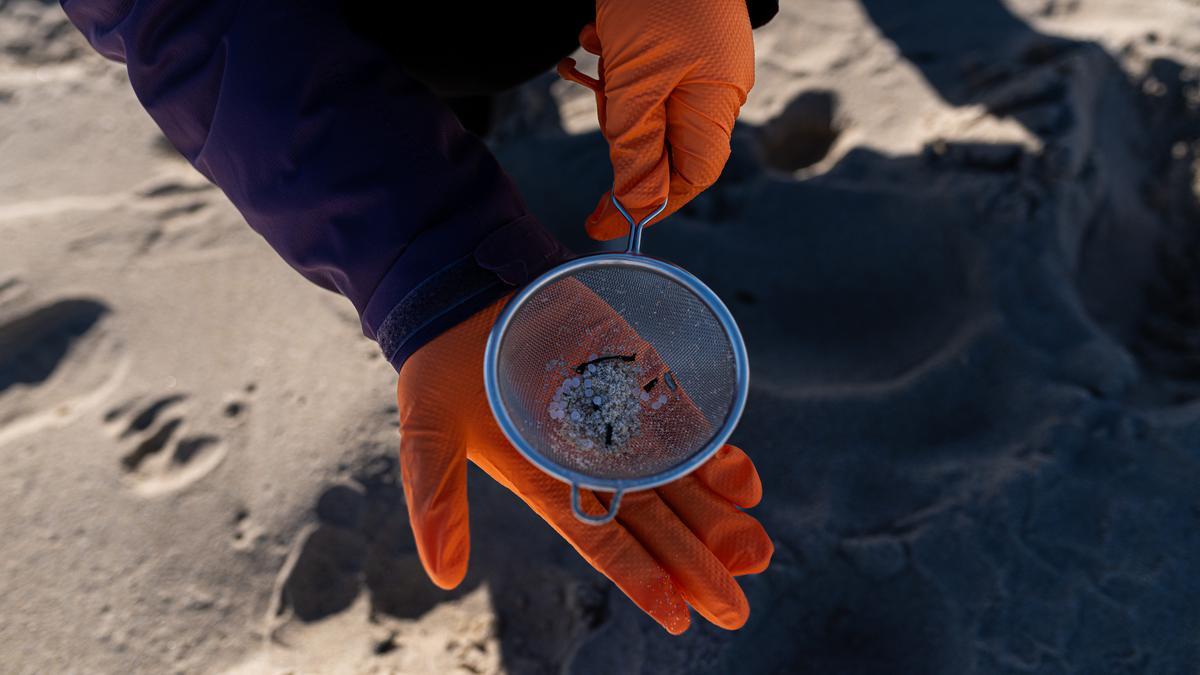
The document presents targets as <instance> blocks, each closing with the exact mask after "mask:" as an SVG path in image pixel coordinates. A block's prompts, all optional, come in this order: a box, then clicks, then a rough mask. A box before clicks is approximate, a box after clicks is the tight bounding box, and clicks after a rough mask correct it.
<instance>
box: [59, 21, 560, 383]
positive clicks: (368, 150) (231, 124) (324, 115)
mask: <svg viewBox="0 0 1200 675" xmlns="http://www.w3.org/2000/svg"><path fill="white" fill-rule="evenodd" d="M62 5H63V8H64V9H65V10H66V13H67V15H68V17H69V18H70V19H71V21H72V22H73V23H74V24H75V26H76V27H77V28H79V29H80V31H82V32H83V33H84V35H85V36H86V37H87V39H88V40H89V41H90V42H91V44H92V45H93V46H94V47H95V48H96V49H97V50H98V51H99V52H100V53H102V54H104V55H105V56H107V57H109V58H111V59H115V60H118V61H122V62H124V63H125V64H126V66H127V68H128V70H129V79H130V81H131V82H132V84H133V88H134V91H135V92H136V94H137V96H138V99H139V100H140V101H141V103H142V105H143V106H145V108H146V110H147V111H149V113H150V115H151V116H152V117H153V118H154V120H155V122H157V123H158V125H159V127H161V128H162V130H163V132H164V133H165V134H166V136H167V138H168V139H170V141H171V143H173V144H174V145H175V147H176V148H178V150H179V151H180V152H181V153H182V154H183V155H184V156H185V157H186V158H187V159H188V160H189V161H190V162H191V163H192V165H193V166H195V167H196V169H198V170H199V171H200V172H201V173H203V174H204V175H205V176H206V177H208V179H209V180H211V181H212V182H213V183H215V184H216V185H217V186H219V187H220V188H221V189H222V190H223V191H224V192H225V194H226V195H228V197H229V199H230V200H231V201H232V202H233V203H234V205H235V206H237V208H238V209H239V210H240V211H241V213H242V215H243V216H244V217H245V219H246V221H247V222H248V223H249V224H250V226H251V227H253V228H254V229H255V230H256V231H258V232H259V233H260V234H261V235H262V236H263V237H264V238H266V240H267V241H268V242H269V243H270V244H271V246H272V247H273V248H274V249H275V250H276V251H278V252H279V254H280V255H281V256H282V257H283V258H284V259H285V260H286V261H287V262H288V263H289V264H291V265H292V267H294V268H295V269H296V270H298V271H299V272H300V273H301V274H303V275H304V276H305V277H307V278H308V279H310V280H312V281H313V282H315V283H317V284H319V285H320V286H323V287H325V288H328V289H330V290H335V291H337V292H339V293H341V294H343V295H345V296H346V297H347V298H349V299H350V301H351V302H352V303H354V306H355V308H356V309H357V310H358V313H359V315H360V317H361V319H362V325H363V330H364V332H365V333H366V334H367V335H368V336H369V337H372V338H373V339H375V340H376V341H378V342H379V344H380V347H381V348H382V349H383V351H384V354H385V356H386V357H387V358H388V360H389V361H390V362H391V363H392V364H393V365H394V366H395V367H396V368H397V369H399V368H400V366H401V365H402V364H403V362H404V360H405V359H406V358H407V357H408V356H409V355H411V354H412V353H413V352H414V351H415V350H416V349H417V348H418V347H420V346H421V345H422V344H424V343H426V342H428V341H429V340H430V339H432V338H433V337H436V336H437V335H439V334H440V333H441V332H442V331H444V330H446V329H447V328H449V327H451V326H453V325H454V324H456V323H458V322H459V321H461V320H463V319H465V318H466V317H467V316H470V314H472V313H474V312H475V311H477V310H479V309H481V308H482V307H484V306H486V305H487V304H489V303H490V302H492V301H494V300H495V299H497V298H499V297H501V296H502V295H503V294H504V293H505V292H506V291H507V290H509V289H510V288H511V286H512V285H518V284H521V283H524V282H525V281H528V280H529V279H530V278H532V276H534V275H535V274H537V273H539V272H541V271H542V270H544V269H546V268H547V267H549V266H550V265H552V264H554V263H556V262H558V261H559V260H561V259H563V257H564V256H565V251H564V250H563V248H562V247H561V246H560V245H559V244H558V243H557V241H556V240H555V239H554V238H553V237H552V236H551V235H550V234H549V233H548V232H546V230H545V229H543V228H542V226H541V225H540V224H538V223H537V222H536V221H535V219H534V218H533V217H532V216H531V215H530V214H529V212H528V211H527V210H526V208H525V206H524V204H523V203H522V202H521V200H520V198H519V197H518V196H517V193H516V190H515V188H514V186H513V185H512V184H511V182H510V181H509V179H508V178H507V177H506V176H505V175H504V173H503V171H502V170H501V169H500V167H499V166H498V165H497V163H496V161H495V159H494V158H493V157H492V156H491V154H490V153H489V152H488V150H487V148H486V146H485V145H484V144H483V143H482V142H480V141H479V140H478V139H477V138H475V137H474V136H472V135H470V134H468V133H466V132H464V131H463V129H462V128H461V126H460V125H459V124H458V121H457V119H455V117H454V116H453V114H452V113H451V112H450V111H449V110H448V109H447V108H446V107H445V106H444V105H443V104H442V103H441V102H440V101H438V100H437V99H436V98H435V97H434V96H433V95H432V94H430V93H429V92H428V91H426V90H425V89H424V88H423V87H422V86H421V85H420V84H418V83H417V82H415V81H414V80H413V79H411V78H410V77H408V76H407V75H406V74H405V73H404V72H403V71H402V70H400V69H399V68H398V67H397V66H396V65H395V63H394V62H393V61H390V60H389V58H388V57H387V56H386V55H385V54H384V53H382V51H381V50H379V49H378V48H377V47H376V46H374V45H373V44H372V43H370V42H369V41H367V40H365V39H362V38H360V37H359V36H357V35H356V34H354V33H352V32H351V31H350V30H349V29H348V28H347V27H346V25H345V22H344V21H343V19H342V17H341V15H340V13H339V11H338V9H337V3H336V2H334V1H333V0H63V2H62Z"/></svg>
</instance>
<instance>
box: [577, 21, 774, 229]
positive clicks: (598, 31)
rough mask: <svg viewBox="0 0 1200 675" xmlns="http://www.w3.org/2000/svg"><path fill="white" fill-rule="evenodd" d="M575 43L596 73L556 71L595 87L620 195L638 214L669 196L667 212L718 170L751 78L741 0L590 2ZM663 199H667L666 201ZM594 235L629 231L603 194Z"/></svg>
mask: <svg viewBox="0 0 1200 675" xmlns="http://www.w3.org/2000/svg"><path fill="white" fill-rule="evenodd" d="M579 43H580V45H581V46H582V47H583V48H584V49H586V50H588V51H589V52H591V53H593V54H596V55H598V56H600V72H599V79H594V78H591V77H588V76H587V75H584V74H583V73H580V72H579V71H578V70H577V69H576V68H575V60H574V59H563V61H562V62H561V63H559V65H558V72H559V74H560V75H562V76H563V77H564V78H566V79H569V80H572V81H574V82H578V83H580V84H583V85H585V86H587V87H588V88H590V89H592V90H593V91H594V92H595V93H596V107H597V113H598V115H599V117H600V130H601V132H602V133H603V134H604V138H605V139H607V140H608V146H609V156H610V158H611V159H612V165H613V186H614V189H615V190H616V191H617V198H618V199H619V200H620V201H621V203H622V204H623V205H624V206H625V208H626V209H628V210H629V211H630V213H632V214H633V215H634V216H636V217H637V218H638V219H639V220H640V219H641V218H642V217H644V216H646V215H648V214H649V213H650V212H651V211H653V210H654V209H655V208H657V207H658V205H659V204H662V202H663V200H664V199H666V200H667V209H666V210H665V211H664V212H663V213H662V214H661V215H659V216H658V217H657V219H656V220H661V219H662V218H666V217H667V216H669V215H670V214H671V213H673V212H674V211H676V210H677V209H679V207H681V206H683V205H684V204H686V203H688V202H689V201H691V200H692V198H693V197H695V196H696V195H698V194H700V193H701V192H702V191H704V189H705V188H707V187H708V186H709V185H712V184H713V183H714V182H715V181H716V180H717V178H718V177H719V176H720V175H721V170H722V169H723V168H724V167H725V161H726V160H728V159H729V137H730V135H731V134H732V133H733V122H734V120H735V119H737V115H738V110H739V109H740V108H741V107H742V104H743V103H745V102H746V94H747V93H749V91H750V87H752V86H753V85H754V41H753V38H752V36H751V33H750V15H749V13H748V12H747V10H746V2H745V0H597V2H596V23H595V24H589V25H588V26H586V27H585V28H584V29H583V31H582V32H581V33H580V34H579ZM668 197H669V198H668ZM587 232H588V234H589V235H590V236H592V237H593V238H595V239H613V238H616V237H621V236H624V235H625V234H626V233H628V232H629V223H628V222H627V221H626V220H625V219H624V218H623V217H622V216H621V215H620V214H619V213H617V211H616V209H614V208H613V206H612V204H611V202H610V201H609V197H608V194H605V195H604V196H603V197H601V198H600V203H599V205H598V206H597V207H596V210H595V211H594V212H593V213H592V215H591V216H590V217H589V218H588V220H587Z"/></svg>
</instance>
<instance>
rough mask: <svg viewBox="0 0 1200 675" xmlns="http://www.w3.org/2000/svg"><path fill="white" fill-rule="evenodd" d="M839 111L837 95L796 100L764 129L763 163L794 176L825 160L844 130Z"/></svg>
mask: <svg viewBox="0 0 1200 675" xmlns="http://www.w3.org/2000/svg"><path fill="white" fill-rule="evenodd" d="M836 109H837V96H836V95H835V94H834V93H833V92H830V91H808V92H804V93H803V94H800V95H799V96H797V97H796V98H794V99H792V101H791V102H790V103H788V104H787V106H786V107H785V108H784V109H783V110H782V111H781V112H780V113H779V114H778V115H776V116H775V117H774V118H772V119H771V120H770V121H769V122H767V123H766V124H765V125H763V126H762V128H761V130H760V134H759V148H760V151H761V153H762V159H763V163H764V164H766V165H767V166H769V167H771V168H773V169H778V170H780V171H787V172H789V173H790V172H792V171H797V170H799V169H803V168H805V167H808V166H812V165H813V164H816V163H817V162H819V161H821V160H822V159H824V158H825V155H827V154H829V149H830V148H832V147H833V143H834V141H836V140H837V137H838V134H839V133H840V131H841V130H840V129H838V128H837V125H836V123H835V112H836Z"/></svg>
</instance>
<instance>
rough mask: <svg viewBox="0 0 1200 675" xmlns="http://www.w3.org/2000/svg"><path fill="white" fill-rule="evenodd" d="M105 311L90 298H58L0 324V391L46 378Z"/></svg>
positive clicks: (105, 308) (104, 307)
mask: <svg viewBox="0 0 1200 675" xmlns="http://www.w3.org/2000/svg"><path fill="white" fill-rule="evenodd" d="M108 311H109V308H108V306H107V305H105V304H103V303H100V302H96V301H94V300H82V299H71V300H62V301H59V302H56V303H54V304H51V305H46V306H44V307H40V308H38V309H35V310H34V311H32V312H30V313H29V314H26V315H25V316H22V317H18V318H17V319H15V320H13V321H10V322H8V323H6V324H2V325H0V393H2V392H4V391H5V390H6V389H8V388H9V387H11V386H13V385H16V384H38V383H40V382H44V381H45V380H46V379H48V378H49V377H50V376H51V375H52V374H54V371H55V370H57V369H58V366H59V365H60V364H61V363H62V362H63V360H64V359H65V358H66V356H67V354H68V353H69V352H70V351H71V347H72V346H74V345H75V343H76V342H77V341H78V340H79V339H80V338H82V337H83V336H85V335H86V334H87V333H88V332H89V331H91V330H92V329H93V328H94V327H95V326H96V323H97V322H99V321H100V318H101V317H103V316H104V315H105V314H107V313H108Z"/></svg>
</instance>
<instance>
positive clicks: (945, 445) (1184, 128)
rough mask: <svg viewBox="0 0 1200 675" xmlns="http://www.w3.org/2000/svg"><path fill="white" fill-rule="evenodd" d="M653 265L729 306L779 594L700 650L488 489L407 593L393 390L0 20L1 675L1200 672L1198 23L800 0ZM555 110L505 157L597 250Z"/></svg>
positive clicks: (59, 48)
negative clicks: (722, 163) (719, 167)
mask: <svg viewBox="0 0 1200 675" xmlns="http://www.w3.org/2000/svg"><path fill="white" fill-rule="evenodd" d="M783 5H784V8H783V12H782V13H781V15H780V16H779V17H778V18H777V19H776V20H775V21H774V22H773V23H772V24H771V25H770V26H769V27H768V28H767V29H764V30H762V31H759V32H758V33H757V37H756V47H757V53H758V71H757V85H756V87H755V89H754V91H753V94H752V96H751V99H750V101H749V102H748V103H747V106H746V109H745V112H744V115H743V122H742V123H741V124H740V125H739V127H738V129H737V131H736V135H735V143H734V152H733V157H732V159H731V161H730V164H729V167H728V169H727V170H726V172H725V175H724V176H723V178H722V180H721V181H720V183H719V184H718V185H717V186H715V187H714V188H713V189H712V190H710V191H709V192H707V193H706V194H704V195H703V196H702V197H701V198H699V199H697V200H696V201H695V202H694V204H693V205H691V206H689V207H688V208H686V209H684V211H683V212H681V213H680V214H679V215H677V216H675V217H672V218H671V219H670V220H669V221H668V222H667V223H666V224H663V225H661V226H656V227H654V228H652V229H651V230H649V231H648V232H647V235H646V240H645V243H644V251H645V252H647V253H651V254H654V255H660V256H663V257H667V258H669V259H672V260H675V261H677V262H679V263H681V264H683V265H684V266H686V267H687V268H689V269H690V270H691V271H693V272H694V273H696V274H697V275H698V276H700V277H701V278H702V279H704V280H705V281H706V282H708V283H709V284H710V285H712V287H713V288H714V289H715V290H716V291H717V292H718V293H719V294H720V295H721V296H722V297H723V298H725V300H726V301H727V302H728V304H729V305H730V308H731V309H732V311H733V313H734V314H735V316H736V317H737V319H738V321H739V322H740V324H741V326H742V328H743V330H744V332H745V337H746V342H747V345H748V348H749V351H750V356H751V364H752V385H751V394H750V400H749V404H748V405H747V408H746V413H745V416H744V418H743V422H742V425H741V426H740V428H739V429H738V431H737V433H736V434H735V436H734V440H735V441H736V442H737V443H738V444H739V445H741V446H742V447H744V448H745V449H747V451H748V452H749V453H750V454H751V456H752V457H753V458H754V460H755V461H756V463H757V465H758V467H759V470H760V472H761V474H762V476H763V481H764V484H765V492H766V497H765V499H764V500H763V504H762V506H760V507H759V508H758V509H756V511H755V514H756V515H757V516H758V517H759V518H761V519H762V521H763V523H764V525H765V526H766V528H767V530H768V531H769V532H770V533H771V535H772V536H773V537H774V539H775V543H776V547H777V553H776V556H775V559H774V562H773V564H772V566H771V568H770V569H769V570H768V571H767V572H766V573H765V574H762V575H760V576H757V577H753V578H749V579H745V580H743V587H744V588H745V590H746V592H747V594H748V596H749V598H750V602H751V605H752V608H753V611H752V615H751V618H750V622H749V624H748V625H747V626H746V627H745V628H744V629H743V630H741V631H739V632H736V633H727V632H723V631H721V630H719V629H715V628H712V627H710V626H706V625H702V622H700V621H697V622H696V625H695V627H693V629H692V630H690V631H689V632H688V633H687V634H686V635H684V636H683V637H680V638H671V637H669V636H668V635H666V634H665V633H664V632H662V631H661V630H659V629H657V628H655V627H654V626H653V624H652V623H651V622H650V620H648V619H647V618H645V617H644V616H642V615H641V613H640V612H639V611H638V610H637V609H636V608H635V607H634V606H633V605H632V604H631V603H630V602H629V601H628V600H626V599H625V598H624V597H623V596H622V595H621V594H620V593H619V592H618V591H616V590H615V589H614V588H613V587H612V586H611V585H610V584H609V583H607V582H606V580H605V579H603V578H602V577H600V576H599V575H598V574H596V573H595V572H593V571H592V570H591V569H590V568H589V567H588V566H587V565H586V564H584V563H583V562H581V561H580V560H579V558H578V556H577V555H576V554H575V553H574V552H573V550H571V549H570V548H569V547H568V546H567V545H566V544H564V543H563V542H561V541H560V540H559V539H558V537H557V536H556V535H555V534H554V533H553V532H552V531H550V530H549V528H548V527H546V526H544V524H542V523H541V521H540V520H539V519H538V518H537V517H536V516H535V515H533V514H532V513H530V512H529V511H528V510H527V509H525V508H524V507H523V506H522V505H521V504H520V503H519V502H518V501H517V500H516V499H515V498H513V497H512V496H511V495H509V494H508V493H507V492H506V491H505V490H504V489H503V488H501V487H499V486H497V485H495V484H493V483H491V482H490V481H489V480H487V479H486V477H485V476H483V475H482V474H480V473H478V472H475V471H473V472H472V475H471V478H470V490H471V500H472V503H473V509H472V511H473V528H474V529H473V559H472V564H471V571H470V574H469V575H468V577H467V580H466V582H465V583H464V584H463V586H462V588H461V589H459V590H457V591H454V592H450V593H446V592H442V591H440V590H437V589H436V588H435V587H434V586H433V585H432V584H431V583H430V582H429V581H428V580H427V579H426V578H425V576H424V575H423V574H422V572H421V570H420V564H419V562H418V560H417V557H416V554H415V548H414V546H413V542H412V538H411V535H410V534H409V532H408V531H407V528H406V515H405V512H404V506H403V499H402V495H401V492H400V488H399V483H398V478H397V469H396V461H395V448H396V442H397V439H396V435H397V434H396V421H395V417H396V409H395V403H394V400H393V391H394V387H393V384H394V374H393V373H392V372H391V369H390V367H389V366H388V365H387V364H386V363H384V362H383V360H382V359H381V358H380V357H379V356H378V354H377V350H376V348H375V346H374V345H373V344H372V343H371V342H370V341H368V340H366V339H365V338H363V337H362V336H361V335H360V333H359V330H358V326H357V319H356V317H355V316H354V314H353V312H352V310H351V308H350V307H349V305H348V303H347V302H345V301H344V300H342V299H341V298H338V297H336V296H334V295H331V294H329V293H326V292H324V291H321V290H319V289H317V288H315V287H312V286H310V285H308V284H307V283H306V282H304V281H303V280H302V279H301V278H300V277H299V276H297V275H296V274H295V273H293V272H292V271H291V270H290V269H288V268H287V267H286V266H285V265H284V264H282V263H281V262H280V261H279V260H278V259H277V258H276V256H275V255H274V253H273V252H272V251H271V250H270V249H269V248H268V247H267V246H266V244H265V243H264V242H262V241H261V240H260V239H259V238H258V237H257V236H256V235H255V234H254V233H253V232H251V231H250V230H249V228H247V227H246V226H245V225H244V224H243V223H242V222H241V220H240V218H239V216H238V214H237V213H236V212H235V211H234V210H233V209H232V208H231V207H230V206H229V204H228V203H227V202H226V200H225V199H224V198H223V197H222V195H221V194H220V192H219V191H217V190H215V189H213V188H211V187H210V186H208V185H207V184H206V183H205V182H204V181H203V179H202V178H201V177H200V176H198V175H197V174H195V173H194V172H193V171H191V170H190V168H189V167H188V166H187V165H186V164H185V163H184V162H183V161H182V160H181V159H180V158H179V157H178V156H176V155H175V154H174V152H173V151H171V149H170V148H169V147H167V146H166V145H165V144H164V142H163V141H162V140H161V137H160V135H159V133H158V132H157V130H156V129H155V128H154V127H153V125H152V124H151V122H150V121H149V119H148V117H147V116H146V115H145V114H144V112H142V111H141V109H140V108H139V106H138V104H137V102H136V100H135V99H134V96H133V94H132V92H131V91H130V89H129V86H128V82H127V79H126V77H125V75H124V71H123V70H122V69H121V68H120V67H119V66H117V65H114V64H110V63H106V62H105V61H103V60H102V59H101V58H100V57H98V56H96V55H94V54H92V53H91V52H90V51H89V50H88V48H87V47H86V45H85V44H84V43H83V41H82V39H81V38H80V37H79V36H78V35H76V34H75V33H74V31H73V30H72V29H71V28H70V26H68V25H66V23H65V20H64V19H63V17H62V15H61V11H60V10H59V9H58V8H57V6H56V5H54V4H42V3H40V2H31V1H30V0H24V1H12V0H9V1H7V2H6V1H3V0H0V461H2V462H3V467H2V468H0V504H3V509H2V510H0V551H2V554H0V564H2V566H3V569H2V572H0V671H3V672H5V673H9V672H12V673H48V672H63V673H65V672H72V673H125V674H140V673H168V672H188V673H192V672H196V673H239V674H244V673H276V672H278V673H284V672H293V673H318V672H321V673H323V672H330V673H390V672H398V673H452V672H464V673H495V672H511V673H551V672H554V673H557V672H571V673H719V672H738V673H751V672H754V673H758V672H765V673H791V672H800V673H808V672H811V673H952V674H958V673H1029V672H1036V673H1068V672H1081V673H1190V672H1195V669H1196V667H1197V666H1196V664H1197V663H1200V580H1198V579H1200V575H1197V570H1198V569H1200V234H1198V232H1197V228H1198V227H1200V207H1198V200H1200V186H1198V183H1197V171H1198V169H1197V156H1198V150H1200V148H1198V147H1197V141H1198V139H1200V112H1198V106H1200V93H1198V84H1200V5H1197V4H1196V3H1195V2H1194V1H1187V0H1142V1H1140V2H1131V1H1129V0H1019V1H1013V2H1010V3H1008V4H1007V5H1000V4H998V3H996V2H994V1H993V0H979V1H978V2H973V3H964V2H960V0H922V1H921V2H915V3H902V2H895V1H894V0H860V2H845V1H843V0H809V1H806V2H803V3H801V2H797V1H791V2H789V1H787V0H785V2H784V3H783ZM591 101H592V96H591V94H590V93H589V92H586V91H583V90H581V89H579V88H574V87H572V86H571V85H568V84H566V83H560V82H557V81H556V80H555V78H554V77H553V76H551V75H549V74H548V75H547V76H546V77H544V78H542V79H539V80H537V81H534V82H531V83H529V84H528V85H527V86H525V87H524V88H522V89H521V90H519V91H517V92H514V93H513V94H512V95H511V96H509V97H507V99H506V101H505V109H506V111H507V112H506V113H505V115H504V118H503V120H502V122H501V124H500V125H499V128H498V129H497V131H496V133H495V135H494V137H493V138H492V139H491V142H492V143H493V145H494V147H495V150H496V152H497V155H498V156H499V157H500V158H501V160H502V161H503V162H504V164H505V166H506V167H507V168H508V169H509V170H510V172H511V173H512V174H513V176H514V177H515V178H516V180H517V182H518V183H519V184H520V186H521V188H522V190H523V192H524V194H525V196H526V198H527V200H528V202H529V204H530V205H531V207H532V208H533V210H534V211H535V212H536V213H537V214H538V215H539V216H540V217H541V218H542V219H543V220H544V221H545V222H547V223H548V224H549V225H550V226H551V227H553V228H554V229H555V230H556V231H557V232H559V233H560V234H561V235H562V236H563V238H564V239H566V240H568V241H569V242H570V243H571V244H572V245H573V246H575V247H576V248H579V249H584V248H586V247H587V244H586V242H585V241H584V238H583V235H582V227H581V225H580V223H581V222H582V220H583V218H584V216H585V215H586V214H587V213H588V212H589V211H590V210H591V208H592V207H593V206H594V203H595V200H596V198H597V197H598V195H599V194H600V193H601V192H602V191H603V189H604V188H605V187H606V185H607V184H608V182H609V180H610V178H609V175H608V168H607V164H606V154H605V147H604V144H603V140H602V139H601V138H600V137H599V135H598V134H597V133H596V131H595V121H594V111H593V106H592V104H591Z"/></svg>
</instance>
